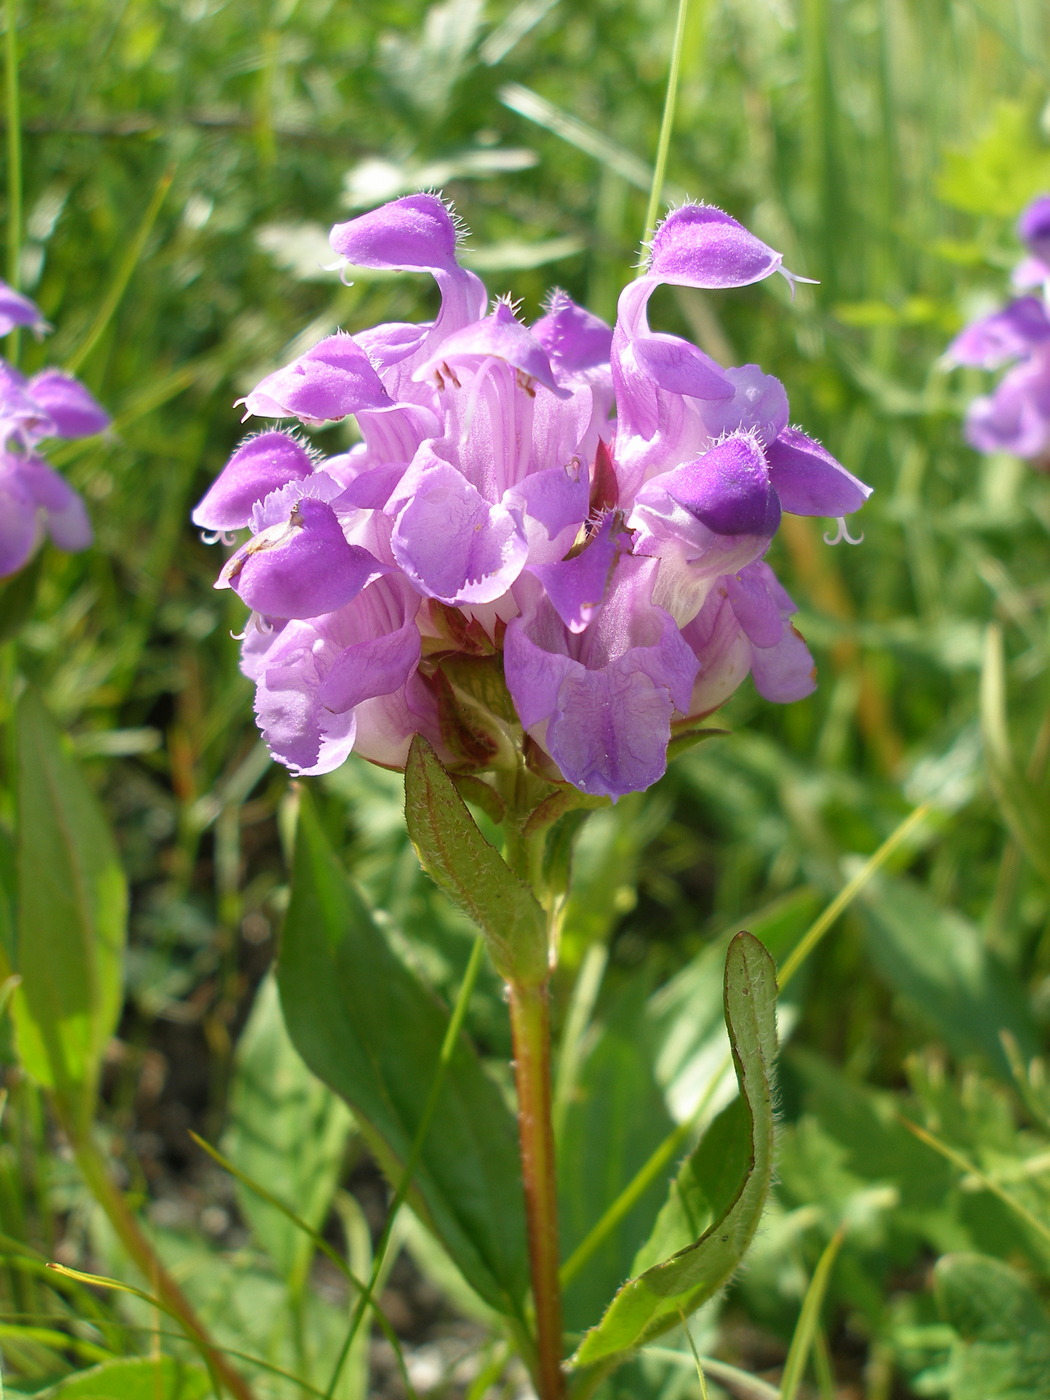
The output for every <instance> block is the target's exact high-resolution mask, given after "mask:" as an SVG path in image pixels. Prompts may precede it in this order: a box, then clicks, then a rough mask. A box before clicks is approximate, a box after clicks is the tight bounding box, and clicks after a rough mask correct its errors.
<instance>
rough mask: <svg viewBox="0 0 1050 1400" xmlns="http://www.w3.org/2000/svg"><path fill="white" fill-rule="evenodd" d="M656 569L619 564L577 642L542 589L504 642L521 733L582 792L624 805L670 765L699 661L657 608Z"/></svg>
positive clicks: (523, 592) (637, 562)
mask: <svg viewBox="0 0 1050 1400" xmlns="http://www.w3.org/2000/svg"><path fill="white" fill-rule="evenodd" d="M655 567H656V565H655V562H654V561H652V560H647V559H633V558H630V557H626V556H625V557H623V558H621V559H620V561H619V563H618V565H617V567H616V569H615V571H614V577H613V580H612V583H611V585H610V587H609V588H608V590H607V594H606V601H605V605H604V606H603V607H602V609H601V611H600V612H599V613H598V615H597V617H596V618H595V619H594V620H593V622H592V623H591V625H590V626H589V627H588V628H587V629H586V630H585V631H584V632H582V633H579V634H573V633H571V632H569V631H568V629H567V628H566V627H565V626H564V625H563V623H562V622H561V619H560V618H559V617H558V615H557V613H556V612H555V610H554V607H553V605H552V603H551V601H550V600H549V598H548V597H547V596H546V595H545V593H544V591H543V589H542V587H541V586H540V584H539V580H538V579H534V578H527V579H524V580H523V581H522V586H521V588H520V590H516V593H518V592H520V597H521V603H522V612H521V614H520V616H518V617H515V618H513V619H512V620H511V622H510V623H509V625H508V627H507V633H506V638H505V642H504V672H505V675H506V678H507V687H508V689H509V690H510V694H511V698H512V699H513V701H514V706H515V709H516V710H517V712H518V715H519V718H520V719H521V721H522V724H523V725H524V726H525V727H526V728H527V729H528V730H529V732H530V733H531V734H532V736H533V738H534V739H535V740H536V742H537V743H539V744H540V745H541V746H542V747H543V748H544V749H546V751H547V752H548V753H549V754H550V755H551V757H552V758H553V759H554V761H555V763H557V765H558V767H559V768H560V769H561V772H562V774H563V775H564V776H565V777H566V778H567V779H568V781H569V782H571V783H573V784H574V785H575V786H576V787H579V788H581V789H582V790H583V791H585V792H591V793H602V794H605V795H608V796H610V797H612V798H613V799H614V800H615V799H616V798H617V797H622V796H623V795H624V793H626V792H633V791H637V790H639V789H641V788H643V787H648V786H649V785H650V784H651V783H654V782H655V781H656V780H657V778H659V777H660V776H661V774H662V773H663V772H664V769H665V768H666V764H667V743H668V739H669V736H670V723H671V718H672V716H673V714H674V711H675V710H676V708H680V707H682V706H685V705H687V704H688V702H689V696H690V694H691V691H692V686H693V681H694V679H695V677H696V672H697V660H696V657H695V656H694V655H693V653H692V652H691V651H690V649H689V647H688V645H687V644H686V643H685V641H684V640H683V639H682V635H681V633H680V632H679V630H678V628H677V627H676V626H675V624H674V622H673V621H672V619H671V618H670V617H668V615H667V614H666V613H664V612H663V611H662V610H661V609H659V608H657V607H654V606H653V604H652V603H651V601H650V599H651V596H652V590H653V582H654V577H655V572H654V571H655Z"/></svg>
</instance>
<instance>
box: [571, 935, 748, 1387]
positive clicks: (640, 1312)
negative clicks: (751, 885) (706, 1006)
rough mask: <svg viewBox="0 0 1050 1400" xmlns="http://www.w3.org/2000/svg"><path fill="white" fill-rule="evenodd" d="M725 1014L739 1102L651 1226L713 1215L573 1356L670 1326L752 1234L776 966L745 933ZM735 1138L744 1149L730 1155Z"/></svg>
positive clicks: (587, 1360) (663, 1229)
mask: <svg viewBox="0 0 1050 1400" xmlns="http://www.w3.org/2000/svg"><path fill="white" fill-rule="evenodd" d="M725 1014H726V1025H727V1027H728V1029H729V1038H730V1042H731V1044H732V1048H733V1061H734V1064H735V1066H736V1072H737V1080H738V1082H739V1085H740V1106H739V1107H738V1108H733V1109H730V1110H727V1111H726V1112H725V1113H724V1114H722V1115H721V1116H720V1118H719V1119H718V1120H716V1123H715V1125H714V1126H713V1127H712V1129H711V1132H709V1133H708V1135H707V1136H706V1137H705V1139H704V1141H703V1142H702V1143H701V1144H700V1146H699V1148H698V1149H697V1151H696V1152H695V1153H694V1154H693V1156H692V1157H691V1158H690V1159H689V1161H687V1162H686V1163H685V1165H684V1166H683V1168H682V1170H681V1172H680V1174H679V1178H678V1180H677V1181H676V1182H675V1183H674V1186H673V1187H672V1199H671V1202H670V1203H669V1205H668V1207H665V1210H664V1211H663V1212H661V1215H660V1218H659V1220H658V1221H657V1235H658V1236H659V1237H660V1238H661V1239H662V1240H665V1241H666V1240H673V1239H674V1238H675V1237H676V1235H677V1236H678V1237H680V1235H679V1232H680V1231H682V1230H684V1229H686V1228H688V1224H687V1222H692V1221H695V1219H696V1216H695V1211H696V1209H697V1207H698V1205H701V1204H702V1203H703V1202H706V1203H707V1204H708V1206H709V1208H710V1209H711V1210H712V1212H713V1213H714V1214H715V1218H714V1220H713V1223H712V1224H711V1225H710V1226H709V1227H708V1228H707V1229H706V1230H704V1232H703V1234H702V1235H700V1237H699V1239H694V1242H693V1243H691V1244H688V1245H687V1246H686V1247H685V1248H684V1249H679V1250H678V1251H677V1253H674V1254H672V1255H671V1256H670V1258H666V1259H664V1260H663V1261H662V1262H661V1263H658V1264H654V1265H653V1266H652V1267H651V1268H647V1269H646V1270H645V1271H644V1273H641V1274H640V1275H639V1276H638V1277H637V1278H634V1279H631V1281H630V1282H629V1283H626V1284H624V1286H623V1288H621V1289H620V1291H619V1292H618V1293H617V1295H616V1297H615V1298H614V1299H613V1300H612V1302H611V1303H610V1304H609V1307H608V1309H607V1310H606V1313H605V1316H604V1317H603V1318H602V1320H601V1322H600V1323H599V1324H598V1326H597V1327H593V1328H592V1329H591V1330H590V1331H589V1332H588V1333H587V1334H586V1336H585V1337H584V1339H583V1342H582V1343H581V1345H580V1347H579V1350H578V1351H577V1352H576V1355H575V1356H574V1357H573V1364H574V1365H576V1366H589V1365H592V1364H594V1363H595V1362H607V1361H609V1360H610V1359H612V1358H615V1357H619V1356H622V1355H624V1354H626V1353H628V1352H630V1351H633V1350H634V1349H635V1348H636V1347H639V1346H642V1345H643V1344H644V1343H645V1342H647V1341H649V1340H651V1339H652V1338H653V1337H656V1336H658V1335H659V1334H660V1333H661V1332H664V1331H666V1330H667V1329H668V1328H669V1327H673V1326H675V1325H676V1324H677V1323H679V1322H680V1321H681V1320H682V1317H683V1316H688V1315H689V1314H690V1313H691V1312H694V1311H695V1310H696V1309H697V1308H698V1307H700V1305H701V1304H702V1303H705V1302H706V1301H707V1299H708V1298H710V1297H711V1296H712V1295H713V1294H714V1293H716V1292H717V1291H718V1289H719V1288H721V1287H722V1285H723V1284H724V1283H726V1282H727V1280H728V1279H729V1278H730V1276H731V1275H732V1274H733V1272H734V1270H735V1269H736V1267H737V1266H738V1264H739V1263H740V1261H741V1259H742V1258H743V1256H744V1253H745V1251H746V1250H747V1247H748V1245H749V1244H750V1243H751V1240H752V1237H753V1236H754V1233H755V1230H756V1228H757V1226H758V1222H759V1218H760V1217H761V1215H762V1210H763V1208H764V1206H765V1202H766V1197H767V1195H768V1194H769V1186H770V1181H771V1179H772V1172H773V1061H774V1059H775V1056H776V976H775V970H774V966H773V960H772V959H771V958H770V956H769V954H768V953H767V952H766V950H765V949H764V948H763V947H762V945H761V943H759V942H758V940H757V939H756V938H752V936H751V935H750V934H749V933H738V934H737V935H736V937H735V938H734V939H733V941H732V943H731V944H730V945H729V952H728V954H727V956H726V970H725ZM737 1123H739V1124H740V1125H741V1127H742V1128H743V1129H744V1132H743V1135H742V1138H738V1135H737V1132H736V1124H737ZM714 1147H717V1149H718V1150H717V1151H715V1150H713V1149H714ZM739 1148H743V1149H744V1150H743V1151H742V1152H740V1155H739V1156H737V1152H738V1150H739ZM734 1158H736V1165H735V1170H734V1169H733V1163H734ZM741 1168H742V1170H741ZM727 1176H728V1177H730V1178H731V1180H727ZM676 1213H679V1218H677V1219H676V1218H675V1215H676ZM694 1228H695V1226H694Z"/></svg>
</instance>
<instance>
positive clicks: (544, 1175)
mask: <svg viewBox="0 0 1050 1400" xmlns="http://www.w3.org/2000/svg"><path fill="white" fill-rule="evenodd" d="M510 1021H511V1029H512V1031H513V1035H514V1078H515V1082H516V1084H517V1089H518V1139H519V1142H520V1145H521V1174H522V1182H523V1185H524V1188H525V1215H526V1219H527V1222H528V1231H529V1264H530V1267H531V1271H532V1295H533V1301H534V1304H535V1307H536V1341H537V1350H538V1355H539V1360H538V1366H537V1371H538V1374H537V1378H536V1379H537V1386H538V1389H539V1394H540V1400H563V1397H564V1395H565V1374H564V1372H563V1371H562V1368H561V1359H562V1314H561V1285H560V1283H559V1280H558V1207H557V1195H556V1184H555V1174H554V1129H553V1125H552V1119H551V1045H550V1041H551V1037H550V1007H549V1002H548V995H547V986H546V985H544V986H542V987H519V986H514V985H512V986H511V988H510Z"/></svg>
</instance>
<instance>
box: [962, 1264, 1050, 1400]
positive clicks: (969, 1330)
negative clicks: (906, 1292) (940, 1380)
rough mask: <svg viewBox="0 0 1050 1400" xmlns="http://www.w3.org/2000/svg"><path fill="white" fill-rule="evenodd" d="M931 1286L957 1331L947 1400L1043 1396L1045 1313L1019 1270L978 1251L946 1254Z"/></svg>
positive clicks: (1038, 1399) (1047, 1341) (1048, 1326)
mask: <svg viewBox="0 0 1050 1400" xmlns="http://www.w3.org/2000/svg"><path fill="white" fill-rule="evenodd" d="M934 1290H935V1292H936V1295H937V1301H938V1303H939V1304H940V1307H941V1310H942V1312H943V1313H944V1316H945V1319H946V1320H947V1321H948V1322H949V1323H950V1324H951V1325H952V1327H954V1328H955V1330H956V1332H957V1333H958V1339H957V1341H956V1342H955V1344H954V1346H953V1347H952V1355H951V1361H950V1364H949V1377H950V1391H949V1393H950V1396H951V1400H1044V1397H1045V1396H1046V1393H1047V1391H1046V1387H1047V1377H1048V1376H1050V1318H1048V1317H1047V1314H1046V1311H1045V1309H1044V1308H1043V1305H1042V1303H1041V1302H1040V1300H1039V1298H1038V1296H1037V1295H1036V1294H1035V1293H1034V1292H1033V1291H1032V1289H1031V1288H1029V1286H1028V1284H1027V1283H1026V1282H1025V1281H1024V1279H1023V1278H1022V1277H1021V1276H1020V1274H1018V1273H1017V1271H1016V1270H1014V1269H1011V1268H1010V1267H1009V1265H1007V1264H1004V1263H1002V1262H1001V1261H1000V1260H998V1259H991V1258H988V1257H987V1256H985V1255H982V1254H948V1255H945V1257H944V1258H943V1259H941V1260H940V1261H939V1263H938V1264H937V1268H936V1270H935V1271H934Z"/></svg>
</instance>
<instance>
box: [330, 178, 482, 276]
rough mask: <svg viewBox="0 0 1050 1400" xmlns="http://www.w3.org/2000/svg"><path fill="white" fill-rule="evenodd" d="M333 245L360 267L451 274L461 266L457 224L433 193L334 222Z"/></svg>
mask: <svg viewBox="0 0 1050 1400" xmlns="http://www.w3.org/2000/svg"><path fill="white" fill-rule="evenodd" d="M330 242H331V244H332V247H333V248H334V249H335V251H336V252H337V253H338V254H339V255H340V257H343V258H346V260H347V262H349V263H353V264H354V266H356V267H376V268H383V269H386V270H388V271H407V270H411V269H414V268H415V269H419V270H420V271H423V272H434V271H442V272H452V271H453V270H454V269H455V268H456V266H457V264H456V244H457V242H458V239H457V235H456V225H455V223H454V221H453V219H452V215H451V214H450V213H449V211H448V209H447V208H446V207H445V205H444V204H443V203H442V202H441V200H440V199H438V197H437V196H436V195H432V194H409V195H405V197H404V198H403V199H395V200H392V201H391V203H389V204H384V205H383V206H382V208H381V209H373V210H371V211H370V212H369V213H367V214H359V215H358V217H357V218H356V219H350V220H348V222H346V223H345V224H336V225H335V227H334V228H333V229H332V232H331V235H330Z"/></svg>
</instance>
